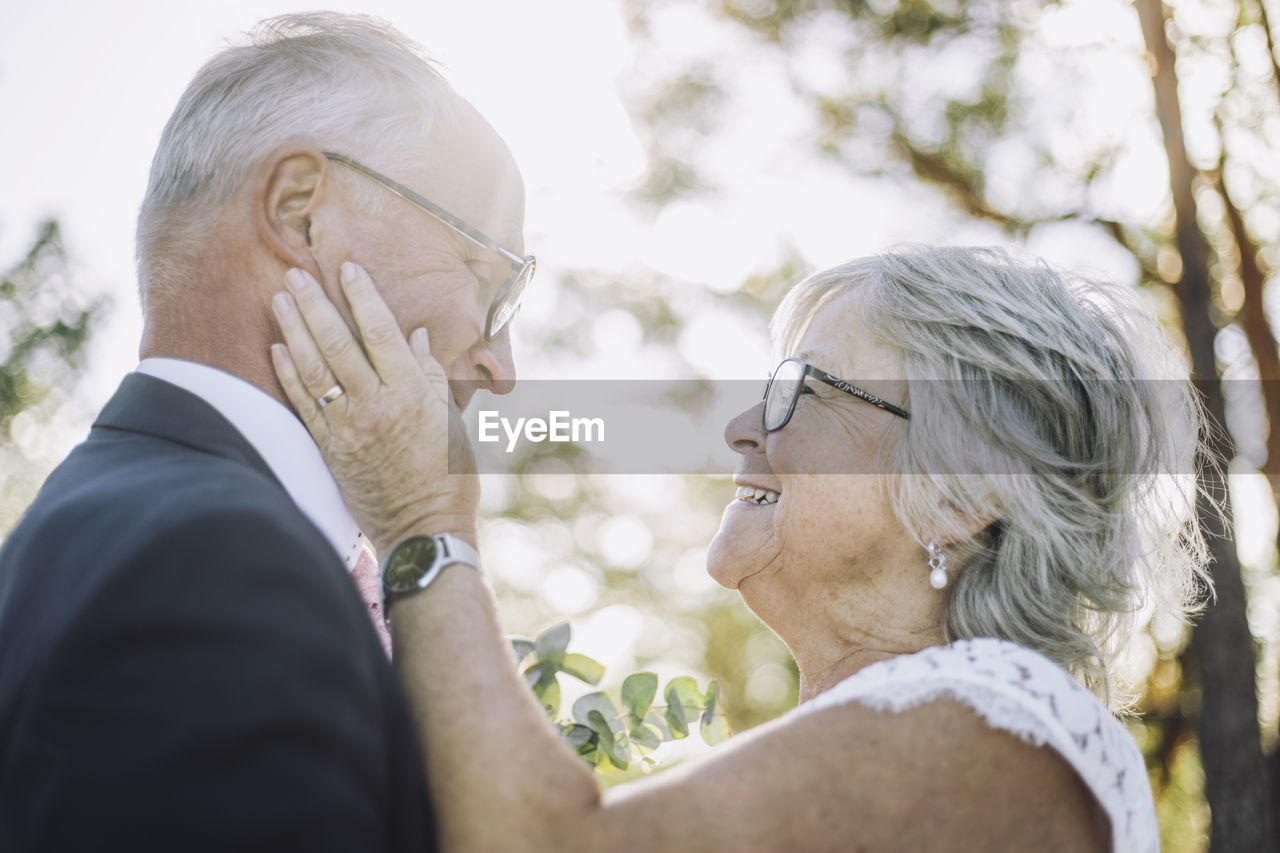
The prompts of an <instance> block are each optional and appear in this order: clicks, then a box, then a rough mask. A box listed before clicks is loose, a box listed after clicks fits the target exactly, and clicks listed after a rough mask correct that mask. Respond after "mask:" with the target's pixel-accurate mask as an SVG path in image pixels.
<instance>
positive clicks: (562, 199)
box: [0, 0, 643, 402]
mask: <svg viewBox="0 0 1280 853" xmlns="http://www.w3.org/2000/svg"><path fill="white" fill-rule="evenodd" d="M305 8H307V7H306V6H304V5H296V4H267V3H263V2H255V0H229V1H228V2H218V3H200V4H195V3H183V4H175V3H172V2H160V0H126V2H119V3H102V4H98V3H86V2H78V3H69V2H58V0H55V2H48V3H21V4H17V3H15V4H7V6H6V10H5V11H4V12H3V13H0V115H3V116H4V117H5V125H6V131H5V132H4V133H3V134H0V160H2V161H3V162H4V163H6V164H8V165H7V168H6V169H5V177H4V186H3V190H2V191H0V259H3V260H4V261H10V260H12V259H14V258H16V257H17V256H18V254H19V253H20V252H21V251H23V250H24V249H25V248H26V246H27V245H29V243H30V241H31V239H32V238H33V236H34V233H35V230H34V229H35V224H36V222H37V221H39V220H40V219H41V218H44V217H47V216H57V217H59V218H60V219H61V221H62V223H63V226H64V229H65V235H66V242H67V245H68V246H69V247H70V248H71V250H72V251H73V253H74V255H75V258H76V260H77V261H78V262H79V271H80V280H82V281H83V282H85V284H86V286H88V287H92V288H95V289H96V288H101V289H105V290H108V291H110V292H111V293H112V294H114V295H115V297H116V303H117V305H118V306H119V307H120V309H121V310H119V311H118V312H117V314H116V316H115V318H114V320H113V323H112V325H111V327H110V328H109V329H108V330H107V333H106V334H104V335H102V336H100V338H99V341H98V343H99V345H100V347H101V349H102V351H101V352H97V353H95V370H96V371H100V372H102V374H103V379H102V382H100V383H99V382H95V383H94V385H95V386H96V387H95V388H94V389H92V390H91V392H90V393H91V394H92V395H93V396H95V397H96V398H97V401H99V402H100V401H101V399H105V396H106V395H107V394H109V393H110V391H111V390H112V389H113V387H114V385H115V378H116V377H118V376H119V375H120V374H122V373H124V372H125V371H126V370H128V369H129V368H130V367H131V366H132V363H133V362H134V360H135V358H136V356H135V354H134V345H135V342H136V339H137V335H138V331H139V329H140V322H139V319H138V312H137V308H136V302H135V299H134V297H133V295H132V294H133V288H134V281H135V279H134V268H133V256H132V253H133V228H134V219H135V215H136V211H137V207H138V204H139V203H140V201H141V198H142V193H143V190H144V189H145V185H146V176H147V172H148V169H149V167H150V161H151V157H152V154H153V152H154V150H155V145H156V142H157V140H158V139H159V135H160V131H161V129H162V127H163V125H164V122H165V121H166V120H167V119H168V116H169V113H170V111H171V110H172V109H173V106H174V104H175V103H176V102H177V100H178V97H179V95H180V94H181V92H182V91H183V89H184V88H185V87H186V85H187V83H188V81H189V80H190V79H191V77H192V76H193V74H194V73H195V71H196V70H197V69H198V68H199V67H200V65H201V64H203V63H204V61H205V60H206V59H207V58H208V57H209V56H210V55H211V54H212V53H214V52H215V51H216V50H217V49H218V48H219V47H220V46H221V45H223V44H224V43H225V41H226V40H227V39H229V38H235V37H237V36H238V34H239V33H241V32H242V31H243V30H245V29H247V28H248V27H250V26H252V24H253V23H254V22H255V21H257V20H259V19H260V18H263V17H267V16H270V15H273V14H279V13H282V12H286V11H294V10H301V9H305ZM178 9H180V10H181V11H180V12H178V11H175V10H178ZM352 11H354V10H352ZM359 11H361V12H365V13H368V14H373V15H377V16H379V17H382V18H385V19H386V20H388V21H390V22H392V23H393V24H394V25H396V26H397V27H399V28H400V29H401V30H403V31H404V32H405V33H406V34H408V35H409V36H410V37H411V38H413V39H415V40H416V41H418V42H420V43H421V44H423V45H424V46H425V47H426V48H427V50H428V51H429V52H430V53H431V54H432V55H433V56H435V57H436V58H437V59H438V60H440V61H441V62H442V63H443V64H444V66H445V68H446V73H447V75H448V77H449V79H450V81H451V82H452V83H453V85H454V86H455V88H457V89H458V90H459V91H460V92H461V93H462V94H463V95H464V96H465V97H468V98H469V99H470V100H472V101H473V102H474V103H475V104H477V105H478V106H479V108H480V109H481V111H482V112H483V113H484V114H485V115H486V116H487V117H488V119H489V120H490V121H491V122H492V123H493V124H494V125H495V126H496V127H497V129H498V131H499V132H500V133H501V134H502V135H503V137H504V138H505V139H506V140H507V142H508V144H509V145H510V146H511V148H512V150H513V151H514V153H515V155H516V158H517V160H518V161H519V162H520V163H521V165H522V167H523V169H524V174H525V179H526V182H527V185H528V187H529V216H528V235H527V236H528V244H529V245H530V247H532V248H534V249H535V250H536V252H537V253H538V255H539V256H540V261H541V263H540V271H541V272H542V274H543V275H547V274H553V275H554V273H555V271H556V268H557V267H560V266H563V265H564V264H566V263H573V264H576V265H583V264H598V265H604V264H607V263H609V262H610V261H611V260H621V261H623V262H625V260H626V258H627V257H628V255H629V254H630V255H634V251H635V249H634V248H632V247H629V246H628V245H627V241H626V236H627V234H628V229H626V228H623V227H617V226H616V222H617V221H618V220H620V218H621V217H624V216H625V215H626V212H625V211H624V210H623V209H622V205H621V203H620V201H619V199H618V189H619V188H621V187H624V186H626V185H627V184H628V183H629V182H631V181H634V180H635V178H636V177H637V176H638V175H639V174H640V172H641V170H642V168H643V160H642V156H641V151H640V149H639V148H638V146H637V144H636V142H635V140H634V138H633V136H632V133H631V128H630V124H629V119H628V117H627V115H626V114H625V112H624V111H623V109H622V106H621V104H620V102H619V101H618V98H617V96H616V94H615V92H614V81H615V79H616V78H617V77H618V75H619V74H621V73H622V72H623V71H624V64H625V62H626V61H627V50H626V38H625V32H624V29H623V24H622V21H621V19H620V17H619V16H618V13H617V10H616V8H615V6H614V4H613V3H608V2H600V0H555V2H554V3H537V4H534V3H520V2H472V3H456V2H364V3H361V4H360V6H359ZM611 226H614V227H611ZM584 232H590V238H591V239H585V238H584V237H583V233H584Z"/></svg>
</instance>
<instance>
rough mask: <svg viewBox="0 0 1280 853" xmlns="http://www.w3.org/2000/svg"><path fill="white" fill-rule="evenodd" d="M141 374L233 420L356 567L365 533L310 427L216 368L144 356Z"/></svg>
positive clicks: (291, 494) (259, 391)
mask: <svg viewBox="0 0 1280 853" xmlns="http://www.w3.org/2000/svg"><path fill="white" fill-rule="evenodd" d="M137 372H138V373H145V374H146V375H148V376H152V377H155V378H156V379H161V380H163V381H165V382H168V383H170V384H172V385H177V386H178V387H179V388H182V389H183V390H185V391H189V392H191V393H192V394H195V395H196V396H197V397H199V398H200V399H202V400H204V401H205V402H206V403H208V404H209V405H211V406H213V407H214V408H215V409H217V410H218V412H219V413H220V414H221V415H222V416H223V417H224V418H226V419H227V420H228V421H230V422H231V425H232V426H234V427H235V428H236V429H237V430H239V431H240V433H241V435H243V436H244V437H245V439H246V440H248V442H249V443H250V444H251V445H253V449H254V450H256V451H258V454H259V455H260V456H261V457H262V458H263V459H264V460H266V463H267V465H269V466H270V467H271V471H272V473H274V474H275V475H276V479H278V480H279V481H280V483H281V484H282V485H283V486H284V488H285V491H287V492H288V493H289V497H291V498H293V502H294V503H295V504H297V505H298V509H300V510H302V513H303V515H305V516H306V517H307V518H309V519H311V522H312V523H313V524H315V526H316V527H318V528H320V532H321V533H323V534H324V535H325V538H326V539H328V540H329V542H330V544H332V545H333V548H334V550H335V551H337V552H338V556H339V557H340V558H341V559H342V560H343V561H344V562H345V563H346V564H347V568H352V567H354V566H355V564H356V559H357V558H358V557H359V556H360V550H361V548H362V546H363V545H364V537H363V535H361V533H360V528H359V527H358V526H357V525H356V522H355V519H353V518H352V517H351V513H350V512H349V511H348V510H347V505H346V504H345V503H344V502H343V500H342V492H341V491H339V489H338V483H337V481H336V480H334V479H333V475H332V474H331V473H329V468H328V467H327V466H326V465H325V464H324V458H323V457H322V456H321V455H320V448H318V447H316V443H315V441H314V440H313V439H312V438H311V434H310V433H308V432H307V428H306V427H305V426H303V425H302V422H301V421H299V420H298V418H297V417H296V416H295V415H294V413H293V412H291V411H290V410H289V409H287V408H285V407H284V406H283V405H282V404H281V403H280V402H279V401H278V400H276V399H275V398H273V397H271V396H269V395H268V394H267V393H266V392H264V391H263V390H262V389H260V388H258V387H257V386H255V385H252V384H251V383H249V382H246V381H245V380H243V379H241V378H240V377H238V376H234V375H232V374H230V373H227V372H225V371H222V370H218V369H217V368H216V367H210V366H209V365H207V364H199V363H197V362H194V361H184V360H182V359H177V358H145V359H143V360H142V361H141V362H140V363H139V364H138V368H137Z"/></svg>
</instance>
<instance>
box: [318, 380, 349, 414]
mask: <svg viewBox="0 0 1280 853" xmlns="http://www.w3.org/2000/svg"><path fill="white" fill-rule="evenodd" d="M345 393H347V392H345V391H343V390H342V386H341V385H334V386H333V387H332V388H330V389H329V390H328V391H325V392H324V393H323V394H321V395H320V396H319V397H316V405H317V406H319V407H320V408H322V409H323V408H324V407H325V406H327V405H329V404H330V403H332V402H333V401H334V400H336V399H338V398H339V397H341V396H342V395H343V394H345Z"/></svg>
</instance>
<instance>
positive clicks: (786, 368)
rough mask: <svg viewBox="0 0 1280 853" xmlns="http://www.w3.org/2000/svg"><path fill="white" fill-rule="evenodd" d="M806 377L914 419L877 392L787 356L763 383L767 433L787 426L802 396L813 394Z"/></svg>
mask: <svg viewBox="0 0 1280 853" xmlns="http://www.w3.org/2000/svg"><path fill="white" fill-rule="evenodd" d="M806 376H812V377H813V378H814V379H817V380H818V381H820V382H825V383H827V384H828V385H830V386H831V387H832V388H839V389H840V390H841V391H844V392H845V393H846V394H852V395H853V396H855V397H857V398H858V399H859V400H865V401H866V402H868V403H870V404H871V405H873V406H878V407H879V408H881V409H884V410H885V411H886V412H890V413H892V414H895V415H897V416H898V417H900V418H902V419H904V420H910V419H911V413H910V412H908V411H907V410H906V409H901V408H899V407H897V406H895V405H893V404H892V403H886V402H885V401H884V400H881V399H880V398H879V397H877V396H875V395H874V394H869V393H867V392H866V391H863V390H862V389H861V388H859V387H858V386H856V385H851V384H849V383H848V382H846V381H844V380H843V379H840V378H838V377H835V376H832V375H831V374H830V373H827V372H826V371H824V370H819V369H818V368H816V367H814V366H813V365H812V364H809V363H808V362H806V361H804V360H803V359H799V358H785V359H783V360H782V363H781V364H779V365H778V366H777V367H776V368H775V369H774V371H773V376H772V377H771V378H770V379H769V384H767V385H765V386H764V414H763V415H762V421H763V423H762V426H763V427H764V431H765V432H777V431H778V430H780V429H782V428H783V427H784V426H786V425H787V423H788V422H789V421H790V420H791V416H792V415H793V414H795V411H796V401H797V400H799V399H800V395H801V394H812V393H814V391H813V389H812V388H810V387H809V386H807V385H805V384H804V378H805V377H806Z"/></svg>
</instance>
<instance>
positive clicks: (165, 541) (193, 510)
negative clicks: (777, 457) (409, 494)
mask: <svg viewBox="0 0 1280 853" xmlns="http://www.w3.org/2000/svg"><path fill="white" fill-rule="evenodd" d="M410 188H413V189H410ZM415 191H416V192H415ZM419 193H420V194H421V195H419ZM523 205H524V201H523V189H522V186H521V182H520V178H519V175H518V173H517V171H516V167H515V165H514V163H513V162H512V159H511V156H510V154H509V153H508V151H507V149H506V147H505V146H504V144H503V143H502V141H501V140H500V139H499V138H498V136H497V135H496V134H495V133H494V131H493V130H492V128H490V127H489V125H488V124H486V123H485V121H484V120H483V119H482V118H481V117H480V116H479V115H478V114H477V113H476V112H475V110H474V109H472V108H471V107H470V106H469V105H468V104H467V103H465V102H464V101H462V100H461V99H460V98H459V97H458V96H457V95H455V94H454V93H453V92H452V90H451V89H450V88H449V87H448V86H447V85H446V84H445V83H444V82H443V81H442V80H441V78H440V77H439V76H438V75H437V74H436V72H435V71H434V70H433V69H432V67H431V65H430V63H429V62H428V61H426V60H425V59H424V58H423V57H421V56H420V55H419V54H418V53H417V52H416V49H415V48H414V47H413V46H412V45H411V44H410V43H408V42H407V41H406V40H405V39H404V38H403V37H402V36H400V35H399V34H398V33H396V32H395V31H394V30H392V29H390V28H389V27H386V26H384V25H381V24H379V23H377V22H375V21H371V20H369V19H364V18H353V17H345V16H337V15H309V16H291V17H286V18H278V19H273V20H271V21H267V22H265V23H264V24H262V25H261V26H260V27H259V28H258V29H257V30H256V31H255V33H254V35H253V39H252V43H251V44H248V45H246V46H240V47H232V48H228V49H226V50H224V51H222V52H221V53H219V54H218V55H217V56H215V57H214V58H213V59H212V60H211V61H210V62H209V63H208V64H207V65H205V67H204V68H203V69H201V70H200V72H199V73H198V74H197V76H196V78H195V80H194V81H193V82H192V83H191V85H190V86H189V87H188V89H187V91H186V93H185V94H184V95H183V96H182V100H181V101H180V102H179V104H178V106H177V109H176V110H175V112H174V114H173V116H172V118H171V119H170V121H169V123H168V125H167V126H166V128H165V131H164V134H163V136H162V138H161V141H160V146H159V149H158V151H157V152H156V156H155V161H154V164H153V167H152V172H151V179H150V184H149V186H148V189H147V194H146V198H145V200H144V202H143V205H142V208H141V212H140V214H139V219H138V264H139V277H140V289H141V294H142V304H143V312H144V316H145V331H144V334H143V339H142V343H141V357H142V361H141V363H140V364H139V366H138V370H137V372H136V373H133V374H131V375H129V376H127V377H126V378H125V379H124V382H123V384H122V385H121V387H120V389H119V391H118V392H117V393H116V395H115V396H114V397H113V399H112V400H111V401H110V402H109V403H108V404H107V406H106V408H105V409H104V410H103V411H102V413H101V415H100V416H99V418H98V420H97V422H96V423H95V424H94V427H93V431H92V432H91V433H90V435H89V437H88V439H87V440H86V441H85V442H84V443H83V444H81V445H80V446H79V447H77V448H76V449H75V450H74V451H73V452H72V453H71V455H70V456H69V457H68V458H67V460H66V461H65V462H64V463H63V464H62V465H61V466H60V467H59V468H58V469H57V470H56V471H55V472H54V473H53V474H52V475H51V476H50V478H49V480H48V482H47V483H46V484H45V487H44V489H43V490H42V492H41V493H40V495H39V497H38V498H37V499H36V501H35V503H34V504H33V505H32V507H31V508H30V510H29V511H28V513H27V514H26V516H25V517H24V519H23V521H22V522H21V523H20V524H19V526H18V527H17V528H16V529H15V530H14V531H13V533H12V535H11V536H10V537H9V539H8V541H7V542H6V543H5V544H4V548H3V550H2V551H0V661H2V665H0V849H2V850H5V851H9V852H10V853H17V851H30V850H90V849H92V850H117V849H121V850H129V851H142V850H165V851H173V850H182V851H199V850H219V851H222V850H236V851H252V850H263V851H271V853H285V851H295V850H306V851H323V850H333V851H352V850H402V849H403V850H414V851H422V850H429V849H433V848H434V843H435V842H434V821H433V818H432V815H431V813H430V808H429V806H428V804H427V799H426V795H425V782H424V779H423V778H422V771H421V766H422V764H421V759H420V745H419V743H418V742H417V740H416V739H415V736H414V734H413V727H412V725H411V721H410V716H409V711H408V708H407V706H406V704H405V700H404V696H403V694H402V690H401V686H400V685H399V683H398V682H397V679H396V677H395V675H394V673H393V671H392V669H391V667H390V665H389V662H388V660H387V658H386V656H385V654H384V651H383V647H382V646H381V645H380V643H379V638H378V635H377V634H376V633H375V629H374V624H375V622H377V623H380V622H381V620H380V618H378V614H377V613H376V608H377V604H376V601H375V600H374V599H376V596H369V595H366V596H364V600H362V596H361V591H360V589H359V588H358V587H360V586H365V587H366V588H367V589H371V588H372V587H373V583H372V580H373V572H372V571H370V567H369V566H368V563H370V562H371V560H370V559H369V558H368V556H367V553H366V549H365V548H364V547H363V541H362V536H361V533H360V530H359V529H358V527H357V525H356V523H355V522H354V521H353V520H352V518H351V516H350V514H349V513H348V512H347V510H346V508H345V506H344V504H343V501H342V498H341V496H340V494H339V492H338V489H337V486H336V485H335V483H334V481H333V479H332V477H331V476H330V475H329V472H328V471H327V469H326V468H325V467H324V464H323V462H322V461H321V458H320V455H319V453H318V451H317V448H316V446H315V444H314V443H313V442H312V440H311V438H310V437H309V436H308V434H307V432H306V430H305V429H304V428H303V426H302V425H301V424H300V423H299V421H298V419H297V417H296V414H295V412H294V411H292V410H290V409H289V408H287V407H286V406H287V404H286V403H285V397H284V394H283V392H282V390H281V388H280V386H279V385H278V383H277V380H276V377H275V373H274V371H273V370H272V366H271V361H270V348H271V344H272V343H273V342H275V341H278V340H279V339H280V331H279V326H278V324H277V322H276V320H275V315H274V313H273V312H274V311H279V310H281V309H283V310H285V311H287V310H289V305H288V301H289V300H288V298H285V299H283V300H280V301H279V302H283V303H284V304H283V305H281V304H277V305H276V306H275V307H274V308H273V305H272V302H273V300H272V296H273V294H275V292H276V291H277V290H279V289H280V285H281V283H282V282H283V281H284V280H285V274H286V271H288V270H291V269H295V268H296V269H297V270H303V271H306V272H307V273H308V274H309V275H307V276H299V274H298V273H297V272H294V273H292V274H291V275H290V280H291V281H293V282H301V285H302V287H303V289H305V287H316V286H319V287H323V288H324V289H325V290H326V291H327V292H328V293H329V294H330V296H331V297H332V298H334V299H335V301H337V302H339V303H341V296H340V295H339V294H340V293H341V285H340V278H341V275H342V272H343V270H344V263H345V262H347V261H348V260H352V261H355V262H357V263H359V264H361V265H363V266H364V267H365V268H367V270H368V272H369V273H370V274H371V275H372V276H373V277H374V280H376V281H378V282H379V283H380V284H381V285H382V292H383V295H384V297H385V298H386V300H387V302H388V304H389V305H390V306H391V308H392V310H393V313H394V314H395V317H396V319H397V321H398V322H399V324H400V326H401V331H402V332H403V333H404V334H406V335H408V334H410V333H411V332H412V331H413V330H415V329H417V328H418V327H425V328H426V329H427V331H428V333H429V336H430V342H431V351H432V354H433V355H434V356H435V358H436V359H437V360H438V361H439V362H440V364H441V365H443V366H444V367H445V370H446V371H447V372H448V375H449V377H450V379H451V380H454V381H453V382H451V386H452V388H453V393H454V397H455V399H456V401H457V403H458V404H459V405H460V406H463V407H465V406H466V404H467V400H468V398H469V396H470V395H471V393H472V391H474V389H475V388H477V387H481V388H487V389H488V390H490V391H493V392H497V393H505V392H506V391H507V390H509V389H510V387H511V385H512V383H513V382H514V375H515V369H514V365H513V363H512V356H511V350H510V339H509V334H508V332H507V331H506V323H507V322H508V321H509V320H510V318H511V316H512V315H513V314H514V313H515V309H516V307H517V302H518V299H519V296H520V291H521V290H522V288H523V287H524V285H525V284H526V283H527V281H528V279H529V277H530V276H531V275H532V267H533V259H532V258H531V257H524V255H523V249H522V237H521V231H522V228H523ZM345 269H346V270H348V271H350V270H351V269H352V268H351V267H345ZM317 283H318V285H317ZM344 310H345V309H344ZM342 396H343V389H342V388H340V387H337V386H334V387H333V388H331V389H329V390H328V391H327V392H325V393H324V394H322V395H320V396H319V397H318V399H317V400H316V405H318V406H324V405H330V404H333V403H334V402H335V401H338V400H340V399H341V397H342ZM342 404H343V405H347V404H348V401H342ZM442 440H443V439H442ZM362 555H365V556H364V558H363V559H362ZM352 573H354V574H355V575H356V582H355V583H353V581H352V577H351V575H352ZM370 609H373V610H374V611H375V612H374V613H372V614H371V613H370ZM371 616H373V617H374V618H373V619H371V618H370V617H371ZM427 746H428V748H429V745H427Z"/></svg>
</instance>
